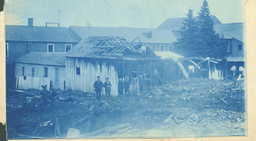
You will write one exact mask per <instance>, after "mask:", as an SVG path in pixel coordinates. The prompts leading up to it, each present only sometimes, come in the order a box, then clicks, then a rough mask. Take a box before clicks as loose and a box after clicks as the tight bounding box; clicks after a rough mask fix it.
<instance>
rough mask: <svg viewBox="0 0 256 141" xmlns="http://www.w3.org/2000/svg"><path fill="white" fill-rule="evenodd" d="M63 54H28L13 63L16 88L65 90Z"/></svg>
mask: <svg viewBox="0 0 256 141" xmlns="http://www.w3.org/2000/svg"><path fill="white" fill-rule="evenodd" d="M65 58H66V57H65V52H58V53H57V52H54V53H47V52H30V53H27V54H26V55H23V56H22V57H20V58H19V59H17V60H16V61H15V77H16V78H17V81H16V88H19V89H29V88H31V89H32V88H35V89H41V85H44V84H48V86H47V88H48V89H50V88H51V89H61V90H64V89H65Z"/></svg>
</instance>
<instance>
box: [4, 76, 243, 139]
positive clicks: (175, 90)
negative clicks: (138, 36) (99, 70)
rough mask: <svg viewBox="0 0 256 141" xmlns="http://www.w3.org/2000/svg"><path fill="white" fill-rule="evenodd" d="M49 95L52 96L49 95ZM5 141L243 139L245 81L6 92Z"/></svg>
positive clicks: (206, 81)
mask: <svg viewBox="0 0 256 141" xmlns="http://www.w3.org/2000/svg"><path fill="white" fill-rule="evenodd" d="M51 94H52V93H51ZM6 95H7V99H6V101H7V134H8V139H34V138H128V137H139V138H140V137H143V138H156V137H157V138H161V137H162V138H166V137H202V136H204V137H207V136H245V135H246V134H247V120H246V119H247V118H246V110H245V109H246V107H245V105H246V100H245V99H246V95H245V82H244V80H240V81H235V80H209V79H195V78H192V79H189V80H179V81H175V82H171V83H168V84H164V85H162V86H158V87H153V88H148V89H147V90H144V91H142V92H141V93H134V94H127V95H122V96H117V97H110V98H109V97H105V96H103V98H102V99H101V100H100V101H97V100H96V99H95V96H94V95H93V94H86V93H82V92H77V91H57V92H56V96H55V97H54V98H53V97H52V98H49V99H50V100H49V99H48V100H47V101H46V102H42V101H40V99H42V97H40V91H39V90H8V91H7V94H6Z"/></svg>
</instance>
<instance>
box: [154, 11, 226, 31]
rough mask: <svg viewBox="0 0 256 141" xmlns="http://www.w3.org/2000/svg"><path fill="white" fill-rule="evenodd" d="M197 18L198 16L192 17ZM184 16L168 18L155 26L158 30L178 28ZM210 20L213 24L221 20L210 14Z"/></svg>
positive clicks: (217, 23)
mask: <svg viewBox="0 0 256 141" xmlns="http://www.w3.org/2000/svg"><path fill="white" fill-rule="evenodd" d="M194 18H198V17H194ZM185 19H186V17H181V18H169V19H167V20H165V21H164V22H163V23H162V24H161V25H160V26H158V27H157V29H158V30H179V29H180V28H181V27H182V25H183V22H184V20H185ZM212 20H213V22H214V25H219V24H221V22H220V21H219V19H218V18H217V17H216V16H214V15H213V16H212Z"/></svg>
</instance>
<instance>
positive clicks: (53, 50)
mask: <svg viewBox="0 0 256 141" xmlns="http://www.w3.org/2000/svg"><path fill="white" fill-rule="evenodd" d="M50 45H52V46H53V49H52V52H55V45H54V44H47V52H49V46H50Z"/></svg>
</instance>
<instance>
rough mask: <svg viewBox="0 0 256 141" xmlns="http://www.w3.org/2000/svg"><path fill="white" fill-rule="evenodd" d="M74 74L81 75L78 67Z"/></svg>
mask: <svg viewBox="0 0 256 141" xmlns="http://www.w3.org/2000/svg"><path fill="white" fill-rule="evenodd" d="M76 75H81V69H80V68H79V67H76Z"/></svg>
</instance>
